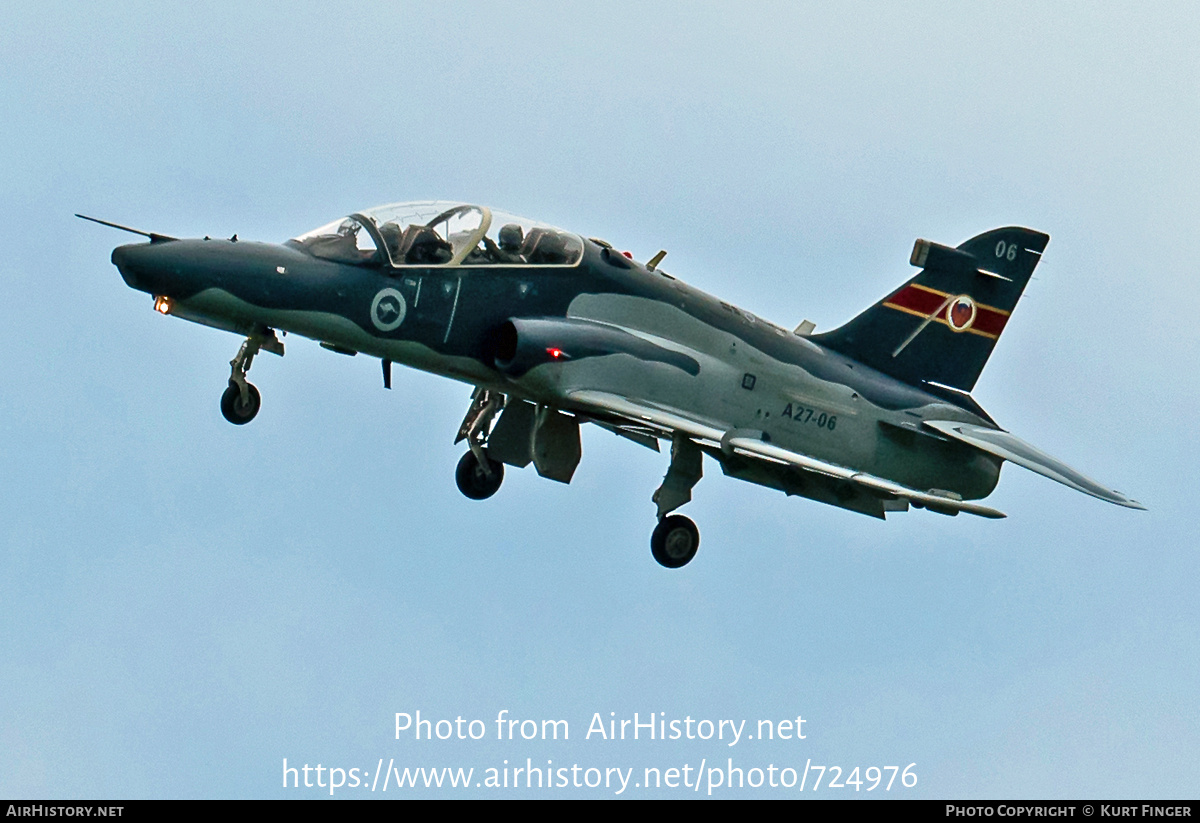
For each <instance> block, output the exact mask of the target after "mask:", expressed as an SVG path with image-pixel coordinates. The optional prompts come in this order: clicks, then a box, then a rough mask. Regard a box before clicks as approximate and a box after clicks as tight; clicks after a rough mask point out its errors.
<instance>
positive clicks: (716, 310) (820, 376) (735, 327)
mask: <svg viewBox="0 0 1200 823" xmlns="http://www.w3.org/2000/svg"><path fill="white" fill-rule="evenodd" d="M80 216H82V215H80ZM85 219H88V220H95V218H85ZM95 222H98V223H104V224H105V225H109V226H113V227H114V228H119V229H124V230H126V231H132V232H134V233H137V234H141V235H144V236H146V237H148V238H149V242H148V243H134V244H130V245H124V246H120V247H118V248H117V249H115V250H114V251H113V253H112V262H113V263H114V264H115V265H116V267H117V268H118V269H119V270H120V272H121V276H122V277H123V278H124V279H125V282H126V283H127V284H128V285H129V286H131V287H132V288H134V289H138V290H140V291H144V292H146V293H148V294H150V295H152V296H153V298H154V308H155V309H157V310H158V311H160V312H162V313H163V314H169V315H174V316H176V317H180V318H183V319H185V320H191V321H193V322H196V323H202V324H204V325H207V326H213V327H215V328H218V329H224V330H226V331H230V332H234V333H236V334H238V335H242V336H244V337H245V340H244V341H243V343H242V345H241V348H240V349H239V350H238V353H237V355H236V356H235V357H234V358H233V360H232V361H231V364H230V365H231V371H230V375H229V385H228V387H227V388H226V389H225V393H224V394H223V395H222V397H221V411H222V413H223V414H224V415H225V417H226V419H227V420H229V422H231V423H235V424H239V425H240V424H243V423H248V422H250V421H251V420H252V419H254V416H255V415H256V414H257V413H258V409H259V405H260V402H261V399H260V396H259V392H258V389H256V388H255V387H254V386H253V385H251V384H250V383H248V382H247V381H246V374H247V372H248V371H249V369H250V364H251V362H252V361H253V359H254V357H255V355H256V354H258V353H259V352H260V351H268V352H271V353H273V354H278V355H282V354H283V343H282V341H281V340H280V339H279V337H278V336H277V335H276V332H277V331H284V332H291V333H293V334H298V335H301V336H304V337H308V338H312V339H313V340H317V341H319V342H320V344H321V345H322V346H324V347H325V348H327V349H329V350H331V351H334V352H338V353H341V354H346V355H355V354H358V353H360V352H361V353H363V354H367V355H370V356H372V357H378V358H380V360H381V361H382V363H383V384H384V386H385V387H386V388H390V387H391V367H392V364H393V363H401V364H403V365H405V366H411V367H413V368H417V369H423V370H425V371H429V372H433V373H435V374H440V375H443V376H446V377H451V378H454V379H456V380H461V381H463V382H465V383H468V384H471V385H473V386H475V391H474V394H473V395H472V398H471V405H470V408H469V409H468V411H467V414H466V417H465V418H464V419H463V422H462V425H461V426H460V427H459V429H458V438H457V440H456V442H460V441H466V445H467V452H466V454H464V455H463V457H462V460H461V461H459V464H458V470H457V481H458V487H459V489H460V490H461V491H462V493H463V494H465V495H466V496H467V497H469V498H472V499H476V500H482V499H484V498H487V497H491V496H492V495H493V494H495V493H496V491H497V489H499V488H500V483H501V481H502V480H503V478H504V467H505V466H506V465H508V466H516V467H524V466H527V465H529V464H530V463H533V465H534V467H535V469H536V470H537V472H538V474H540V475H541V476H542V477H548V478H550V479H551V480H557V481H559V482H560V483H569V482H570V480H571V476H572V475H573V474H574V472H575V468H576V466H577V465H578V464H579V460H580V456H581V449H580V438H579V427H580V424H582V423H591V424H594V425H596V426H600V427H601V428H604V429H608V430H609V431H611V432H613V433H615V434H618V435H621V436H623V437H626V438H628V439H630V440H632V441H634V442H635V443H639V444H641V445H643V446H646V447H648V448H651V449H654V450H656V451H657V450H658V449H659V444H660V441H667V442H668V443H669V444H670V463H669V466H668V468H667V471H666V476H665V477H664V479H663V482H662V485H661V486H659V488H658V489H657V491H655V492H654V494H653V497H652V500H653V502H654V503H655V504H656V505H657V508H658V525H657V527H655V529H654V532H653V535H652V537H651V540H650V545H651V550H652V553H653V555H654V558H655V559H656V560H657V561H658V562H659V563H661V564H662V565H664V566H668V567H671V568H677V567H680V566H683V565H684V564H686V563H687V562H688V561H689V560H691V559H692V557H693V556H694V555H695V554H696V549H697V547H698V546H699V542H700V535H699V532H698V530H697V529H696V526H695V524H694V523H693V522H692V521H691V520H690V519H688V518H687V517H684V516H682V515H679V514H672V512H674V511H675V510H676V509H678V508H679V507H680V506H682V505H683V504H685V503H687V502H688V501H689V500H691V490H692V487H693V486H695V484H696V483H697V481H699V480H700V477H701V471H702V464H703V455H705V454H707V455H708V456H709V457H711V458H712V459H714V460H715V461H716V463H717V465H719V466H720V467H721V470H722V471H723V472H724V473H725V474H728V475H731V476H733V477H736V478H739V479H742V480H749V481H750V482H752V483H757V484H760V485H763V486H768V487H770V488H773V489H778V490H780V491H783V492H784V493H786V494H789V495H800V496H802V497H807V498H810V499H812V500H817V501H820V502H822V503H828V504H830V505H833V506H840V507H841V508H844V509H850V510H851V511H856V512H861V513H862V514H867V515H871V516H872V517H879V518H883V517H884V516H885V514H886V513H887V512H898V511H905V510H907V509H908V508H909V507H910V506H912V507H914V508H920V509H925V510H926V511H930V512H936V513H938V514H946V515H957V514H958V513H959V512H967V513H969V514H974V515H979V516H981V517H1004V514H1002V513H1001V512H999V511H997V510H996V509H993V508H989V507H988V506H985V505H982V504H980V503H978V502H975V501H977V500H980V499H982V498H984V497H987V495H988V494H989V493H990V492H991V491H992V489H993V488H995V486H996V483H997V481H998V480H999V477H1000V466H1001V464H1002V463H1003V462H1004V461H1005V460H1007V461H1009V462H1012V463H1016V464H1018V465H1020V466H1024V467H1025V468H1027V469H1031V470H1032V471H1035V472H1037V473H1039V474H1043V475H1045V476H1046V477H1049V478H1051V479H1052V480H1057V481H1058V482H1059V483H1063V484H1064V485H1067V486H1070V487H1071V488H1073V489H1077V490H1079V491H1082V492H1085V493H1087V494H1090V495H1093V496H1094V497H1098V498H1100V499H1101V500H1107V501H1109V502H1110V503H1116V504H1118V505H1121V506H1128V507H1131V508H1142V506H1140V505H1139V504H1138V503H1137V502H1136V501H1133V500H1130V499H1128V498H1127V497H1125V496H1124V495H1123V494H1121V493H1120V492H1117V491H1113V490H1112V489H1110V488H1108V487H1107V486H1104V485H1102V484H1100V483H1097V482H1095V481H1093V480H1090V479H1089V478H1087V477H1085V476H1084V475H1082V474H1080V473H1079V472H1077V471H1075V470H1074V469H1072V468H1070V467H1069V466H1067V465H1065V464H1064V463H1061V462H1059V461H1058V460H1055V459H1054V458H1052V457H1050V456H1049V455H1047V454H1045V453H1043V452H1041V451H1039V450H1038V449H1036V448H1034V447H1033V446H1030V445H1029V444H1027V443H1025V442H1024V441H1023V440H1020V439H1018V438H1017V437H1015V436H1013V435H1012V434H1009V433H1008V432H1007V431H1005V430H1004V429H1002V428H1000V426H999V425H997V424H996V423H995V421H993V420H992V418H991V417H990V416H988V414H987V412H985V411H984V410H983V409H982V408H981V407H980V406H979V404H978V403H976V402H975V400H974V399H972V397H971V395H970V391H971V390H972V388H973V387H974V386H975V381H976V380H977V379H978V377H979V373H980V371H981V370H982V369H983V367H984V364H985V363H986V362H987V359H988V356H989V355H990V354H991V353H992V349H993V347H994V346H995V345H996V340H997V339H998V338H999V337H1000V334H1001V332H1003V331H1004V326H1005V324H1006V323H1007V321H1008V318H1009V315H1010V314H1011V312H1012V310H1013V308H1014V307H1015V306H1016V304H1017V300H1018V299H1019V298H1020V296H1021V292H1022V290H1023V289H1024V288H1025V284H1026V283H1027V282H1028V281H1029V277H1030V275H1031V274H1032V273H1033V269H1034V267H1035V266H1036V265H1037V263H1038V260H1039V259H1040V258H1041V254H1042V251H1043V250H1044V249H1045V247H1046V243H1047V242H1048V241H1049V237H1048V236H1047V235H1045V234H1042V233H1040V232H1036V231H1032V230H1030V229H1025V228H1017V227H1009V228H1001V229H994V230H993V231H989V232H986V233H984V234H981V235H979V236H977V237H973V238H971V239H970V240H967V241H966V242H965V243H963V244H962V245H960V246H958V247H957V248H950V247H948V246H943V245H939V244H938V243H932V242H929V241H927V240H918V241H917V242H916V245H915V247H914V248H913V252H912V257H911V260H910V262H911V263H912V265H913V266H915V267H917V268H918V269H919V270H920V271H919V272H918V273H917V274H916V276H915V277H913V278H912V279H911V280H909V281H908V282H907V283H905V284H903V285H902V286H900V288H898V289H896V290H895V291H893V292H892V293H890V294H889V295H887V296H886V297H884V298H883V299H882V300H880V301H879V302H878V303H876V304H875V305H873V306H871V307H869V308H868V309H867V310H866V311H864V312H862V313H861V314H860V315H858V316H857V317H855V318H854V319H853V320H851V321H850V322H848V323H846V324H845V325H844V326H842V327H840V328H837V329H834V330H832V331H827V332H824V333H821V334H815V333H814V329H813V325H812V324H811V323H809V322H807V321H806V322H804V323H802V324H800V326H798V327H797V328H796V329H794V330H793V331H788V330H787V329H784V328H781V327H780V326H776V325H775V324H774V323H770V322H768V321H766V320H763V319H762V318H759V317H756V316H754V315H753V314H751V313H750V312H747V311H744V310H742V309H739V308H738V307H736V306H733V305H731V304H729V303H726V302H724V301H722V300H720V299H718V298H716V297H712V296H710V295H708V294H705V293H704V292H702V291H700V290H699V289H696V288H693V287H692V286H689V285H688V284H687V283H684V282H683V281H682V280H680V279H678V278H676V277H673V276H672V275H670V274H667V273H666V272H665V271H663V270H662V269H661V268H660V263H661V262H662V259H663V257H664V255H665V254H666V252H659V253H658V254H656V255H655V256H654V257H653V258H652V259H650V260H649V261H648V262H646V263H639V262H637V261H635V260H633V259H631V257H630V255H629V254H628V253H624V252H621V251H617V250H616V249H614V248H613V247H612V246H611V245H610V244H608V243H606V242H604V241H603V240H598V239H595V238H584V237H581V236H579V235H576V234H572V233H570V232H567V231H562V230H560V229H556V228H553V227H551V226H547V225H543V224H541V223H537V222H534V221H530V220H526V219H523V218H520V217H515V216H513V215H508V214H502V213H500V212H497V211H492V210H491V209H488V208H486V207H483V206H475V205H465V204H456V203H446V202H421V203H401V204H394V205H389V206H381V207H379V208H375V209H369V210H367V211H363V212H357V213H355V214H352V215H350V216H349V217H345V218H342V219H339V220H335V221H333V222H332V223H329V224H328V225H325V226H321V227H320V228H317V229H313V230H312V231H310V232H307V233H305V234H301V235H300V236H298V237H296V238H294V239H291V240H288V241H287V242H286V243H284V244H282V245H274V244H267V243H253V242H246V241H239V240H238V238H237V235H234V236H233V237H231V238H230V239H228V240H223V239H222V240H218V239H210V238H207V237H206V238H204V239H202V240H198V239H197V240H188V239H177V238H174V237H168V236H166V235H162V234H156V233H152V232H143V231H140V230H137V229H129V228H127V227H125V226H119V225H117V224H114V223H107V222H106V221H102V220H95Z"/></svg>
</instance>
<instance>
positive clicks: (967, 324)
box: [946, 294, 978, 331]
mask: <svg viewBox="0 0 1200 823" xmlns="http://www.w3.org/2000/svg"><path fill="white" fill-rule="evenodd" d="M977 313H978V308H977V307H976V305H975V301H974V300H972V299H971V298H970V297H968V296H967V295H965V294H960V295H959V296H958V297H956V298H954V302H953V303H951V304H950V306H949V307H948V308H947V309H946V325H948V326H949V327H950V328H951V329H952V330H954V331H966V330H967V329H969V328H971V326H972V325H974V323H975V315H976V314H977Z"/></svg>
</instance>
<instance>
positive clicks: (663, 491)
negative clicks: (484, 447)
mask: <svg viewBox="0 0 1200 823" xmlns="http://www.w3.org/2000/svg"><path fill="white" fill-rule="evenodd" d="M703 469H704V466H703V453H702V452H701V451H700V447H699V446H697V445H696V444H695V443H693V442H692V441H691V440H690V439H688V437H687V435H685V434H682V433H679V432H676V434H675V437H674V438H673V439H672V440H671V466H670V468H668V469H667V476H666V477H664V478H663V482H662V485H661V486H659V487H658V489H657V490H656V491H655V492H654V497H653V498H652V499H653V500H654V502H655V504H657V506H658V525H657V526H655V527H654V532H653V533H652V534H651V535H650V553H651V554H652V555H654V559H655V560H657V561H658V562H659V563H660V564H662V565H664V566H666V567H667V568H668V569H678V568H680V567H681V566H686V565H687V564H688V562H689V561H691V559H692V558H693V557H695V556H696V550H697V549H698V548H700V530H699V529H698V528H696V524H695V523H693V522H692V521H691V519H690V518H687V517H684V516H683V515H682V514H671V512H673V511H674V510H675V509H677V508H679V507H680V506H682V505H683V504H684V503H687V502H688V501H689V500H691V499H692V487H693V486H695V485H696V484H697V483H699V482H700V478H701V477H702V476H703V474H704V471H703Z"/></svg>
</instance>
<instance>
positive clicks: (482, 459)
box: [454, 388, 504, 500]
mask: <svg viewBox="0 0 1200 823" xmlns="http://www.w3.org/2000/svg"><path fill="white" fill-rule="evenodd" d="M502 408H504V395H502V394H500V393H499V392H495V391H492V390H490V389H482V388H478V389H476V390H475V394H474V395H472V396H471V408H469V409H468V410H467V416H466V417H464V418H463V422H462V425H461V426H459V429H458V437H457V438H456V439H455V441H454V442H455V443H459V442H461V441H463V440H466V441H467V447H468V448H469V449H470V451H468V452H467V453H466V454H464V455H463V456H462V459H461V460H459V461H458V468H457V469H456V470H455V472H454V479H455V481H456V482H457V483H458V490H459V491H460V492H462V493H463V494H464V495H466V496H467V497H469V498H471V499H472V500H486V499H487V498H489V497H491V496H492V495H493V494H495V493H496V492H497V491H499V490H500V484H501V483H503V482H504V464H503V463H501V462H499V461H498V460H493V459H492V458H491V457H489V456H488V453H487V450H486V449H485V448H484V447H485V444H486V443H487V438H488V433H489V432H490V431H491V423H492V419H493V418H495V416H496V414H497V413H498V412H499V411H500V410H501V409H502Z"/></svg>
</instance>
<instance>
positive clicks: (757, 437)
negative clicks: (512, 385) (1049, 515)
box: [567, 391, 1006, 518]
mask: <svg viewBox="0 0 1200 823" xmlns="http://www.w3.org/2000/svg"><path fill="white" fill-rule="evenodd" d="M567 396H568V398H569V399H570V401H571V402H572V404H577V405H578V406H579V407H580V408H581V409H585V410H590V411H596V412H599V413H600V414H601V415H603V416H615V417H618V418H621V419H622V420H626V421H628V422H629V423H631V424H633V425H635V426H637V427H639V428H646V427H650V428H653V429H657V430H659V431H662V432H664V433H668V434H669V433H673V432H682V433H683V434H686V435H688V436H689V437H693V438H696V439H698V440H702V441H707V442H708V443H709V444H711V445H713V446H716V447H718V448H719V449H720V450H721V451H723V452H725V453H726V454H740V455H742V456H745V457H751V458H756V459H759V460H764V461H767V462H770V463H776V464H783V465H788V466H793V467H795V468H797V469H801V470H802V471H809V472H815V473H817V474H821V475H825V476H826V477H833V478H837V479H840V480H846V481H848V482H852V483H855V484H857V485H859V486H862V487H864V488H867V489H871V490H872V491H875V492H880V493H882V494H884V495H888V496H893V497H897V498H901V499H903V500H907V501H909V502H910V503H913V504H915V505H917V506H922V507H925V508H928V509H930V510H932V511H936V512H939V513H942V514H957V513H958V512H967V513H968V514H975V515H978V516H980V517H989V518H1001V517H1005V516H1006V515H1005V514H1004V512H1001V511H997V510H996V509H993V508H989V507H988V506H982V505H980V504H978V503H971V502H968V501H965V500H959V499H958V498H955V497H950V496H948V495H944V494H937V493H934V492H923V491H918V490H917V489H912V488H909V487H907V486H903V485H901V484H899V483H895V482H893V481H891V480H885V479H884V478H882V477H876V476H875V475H872V474H867V473H866V472H860V471H856V470H854V469H850V468H847V467H845V466H839V465H837V464H836V463H829V462H827V461H825V460H818V459H817V458H815V457H809V456H808V455H805V454H799V453H797V452H793V451H789V450H787V449H783V448H780V447H779V446H773V445H771V444H770V443H767V442H765V441H763V440H762V439H761V434H762V433H761V432H751V431H747V430H745V429H728V430H726V429H722V428H720V427H719V426H715V425H713V424H712V423H706V422H704V421H701V420H696V419H694V418H691V417H688V416H686V415H684V414H681V413H680V412H679V411H677V410H672V409H666V408H659V407H656V406H651V405H649V404H647V403H644V402H641V401H635V400H631V399H629V398H626V397H620V396H619V395H615V394H610V393H608V392H599V391H573V392H570V393H569V394H568V395H567Z"/></svg>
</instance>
